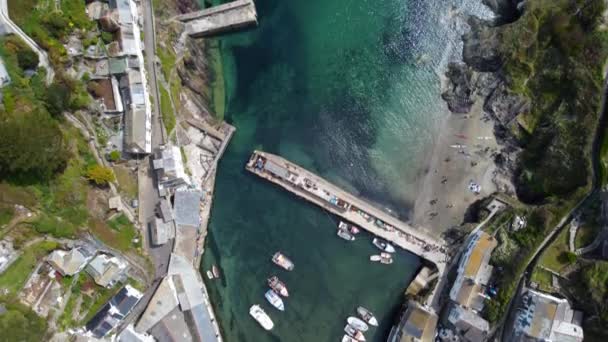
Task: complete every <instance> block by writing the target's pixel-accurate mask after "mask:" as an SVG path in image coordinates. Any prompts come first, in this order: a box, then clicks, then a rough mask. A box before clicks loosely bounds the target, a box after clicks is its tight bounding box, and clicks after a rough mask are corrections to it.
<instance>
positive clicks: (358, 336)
mask: <svg viewBox="0 0 608 342" xmlns="http://www.w3.org/2000/svg"><path fill="white" fill-rule="evenodd" d="M344 332H345V333H346V334H347V335H348V336H350V337H352V338H354V339H355V340H357V341H359V342H364V341H365V336H363V333H362V332H360V331H359V330H357V329H355V328H353V327H352V326H351V325H350V324H347V325H346V326H345V327H344Z"/></svg>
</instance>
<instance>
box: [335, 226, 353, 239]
mask: <svg viewBox="0 0 608 342" xmlns="http://www.w3.org/2000/svg"><path fill="white" fill-rule="evenodd" d="M338 236H339V237H341V238H342V239H344V240H346V241H354V240H355V237H354V236H353V235H352V234H351V233H349V232H348V230H345V229H342V228H338Z"/></svg>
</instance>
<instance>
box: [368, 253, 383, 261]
mask: <svg viewBox="0 0 608 342" xmlns="http://www.w3.org/2000/svg"><path fill="white" fill-rule="evenodd" d="M380 259H382V257H381V256H379V255H377V254H376V255H370V256H369V260H370V261H376V262H377V261H380Z"/></svg>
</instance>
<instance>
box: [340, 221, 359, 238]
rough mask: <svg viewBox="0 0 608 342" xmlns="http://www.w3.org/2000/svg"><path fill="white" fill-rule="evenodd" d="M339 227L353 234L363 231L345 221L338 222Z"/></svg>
mask: <svg viewBox="0 0 608 342" xmlns="http://www.w3.org/2000/svg"><path fill="white" fill-rule="evenodd" d="M338 228H340V229H344V230H346V231H348V232H349V233H351V234H353V235H357V234H359V232H360V231H361V230H360V229H359V228H357V227H355V226H353V225H352V224H348V223H346V222H344V221H340V223H339V224H338Z"/></svg>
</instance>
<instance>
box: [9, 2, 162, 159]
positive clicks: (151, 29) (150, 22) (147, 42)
mask: <svg viewBox="0 0 608 342" xmlns="http://www.w3.org/2000/svg"><path fill="white" fill-rule="evenodd" d="M2 1H6V0H2ZM141 4H142V13H143V15H144V27H143V30H144V48H145V51H144V53H145V59H146V70H147V71H148V72H147V74H148V82H149V86H150V93H151V94H152V100H153V106H152V150H154V149H155V148H156V147H158V146H159V145H162V144H164V143H165V139H166V136H165V134H166V133H165V131H164V127H163V123H162V119H161V114H160V95H159V90H158V80H157V77H156V74H157V70H156V30H155V26H156V25H155V23H154V8H153V7H152V0H144V1H142V2H141Z"/></svg>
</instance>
